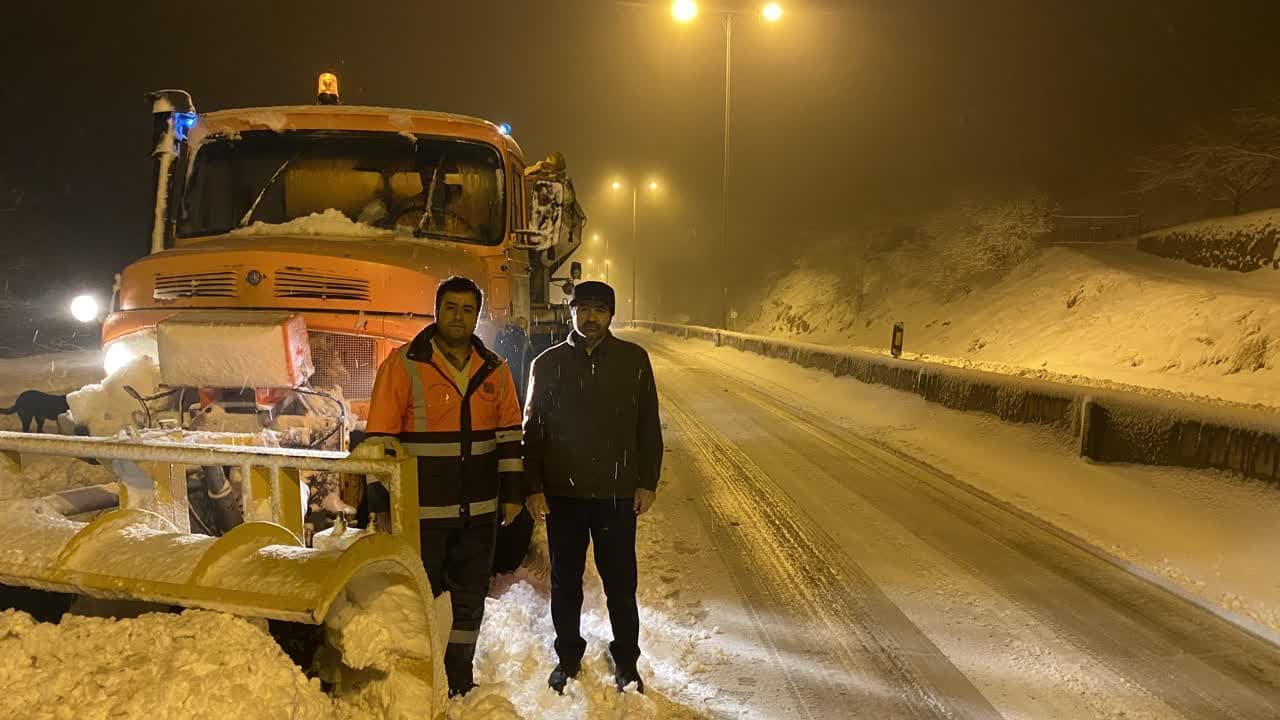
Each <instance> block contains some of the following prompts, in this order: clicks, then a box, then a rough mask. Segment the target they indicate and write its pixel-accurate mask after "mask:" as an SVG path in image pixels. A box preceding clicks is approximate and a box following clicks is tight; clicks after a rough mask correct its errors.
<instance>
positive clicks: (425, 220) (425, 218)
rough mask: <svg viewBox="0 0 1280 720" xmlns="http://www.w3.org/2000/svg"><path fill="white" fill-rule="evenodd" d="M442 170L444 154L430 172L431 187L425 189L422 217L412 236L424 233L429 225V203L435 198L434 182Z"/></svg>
mask: <svg viewBox="0 0 1280 720" xmlns="http://www.w3.org/2000/svg"><path fill="white" fill-rule="evenodd" d="M443 169H444V153H440V162H438V163H436V168H435V170H432V171H431V185H430V186H429V187H428V188H427V197H426V200H425V201H424V203H423V206H422V217H420V218H418V227H416V228H414V231H413V234H414V235H422V234H425V233H426V228H427V227H429V226H430V225H431V220H432V217H431V203H432V202H433V201H434V200H435V198H436V180H437V178H439V177H440V171H441V170H443Z"/></svg>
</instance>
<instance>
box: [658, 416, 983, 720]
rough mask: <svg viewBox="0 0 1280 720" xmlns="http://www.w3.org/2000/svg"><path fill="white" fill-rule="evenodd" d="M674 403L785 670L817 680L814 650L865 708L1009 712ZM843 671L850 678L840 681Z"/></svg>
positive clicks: (969, 714) (720, 534)
mask: <svg viewBox="0 0 1280 720" xmlns="http://www.w3.org/2000/svg"><path fill="white" fill-rule="evenodd" d="M663 403H664V405H665V407H666V410H667V413H666V415H667V417H668V418H669V419H671V420H672V421H674V422H675V423H677V424H678V425H679V426H680V429H681V430H682V432H683V433H684V436H685V438H686V441H687V445H688V447H687V450H688V452H689V455H690V456H691V458H692V459H693V462H694V464H695V466H696V468H697V470H698V471H699V472H698V473H697V475H698V477H699V479H700V481H701V483H702V485H703V487H702V490H703V493H702V499H703V503H704V505H705V507H706V509H707V511H708V513H709V514H710V516H711V517H712V519H713V520H714V527H713V528H712V534H713V537H715V539H716V543H717V545H719V546H720V550H721V553H722V554H723V555H724V556H725V557H726V558H727V559H730V560H731V561H733V564H734V565H736V566H737V567H736V568H735V570H736V574H737V575H738V577H737V578H735V580H736V581H737V582H738V583H739V584H740V585H741V586H744V587H745V588H747V589H748V590H747V592H746V593H745V594H746V595H748V596H749V598H750V600H751V605H752V606H753V610H754V611H755V612H756V614H757V622H759V623H760V624H761V626H762V627H761V630H762V632H763V634H764V635H765V636H766V637H768V638H769V639H770V641H771V642H772V643H773V644H774V645H775V647H777V648H778V650H779V657H780V663H781V665H782V667H781V668H780V670H782V671H783V672H785V673H787V674H788V675H789V676H790V677H791V678H792V682H791V684H792V686H793V687H797V686H806V685H812V683H813V682H814V680H815V679H814V678H812V677H811V676H809V677H806V676H805V675H804V673H805V671H806V670H811V669H812V668H806V667H802V666H801V663H799V662H798V661H797V660H795V659H794V657H795V655H797V654H799V655H808V656H809V662H815V661H816V663H817V664H818V665H819V666H826V667H824V668H823V670H824V671H825V672H826V673H828V674H827V677H826V678H818V679H817V680H818V682H820V683H823V684H826V685H827V686H828V688H829V689H830V691H831V692H834V693H837V694H839V695H842V696H844V697H845V698H846V699H847V701H848V702H849V704H850V705H849V710H852V711H854V712H856V713H857V715H856V716H858V717H874V718H999V717H1000V715H999V713H998V712H997V711H996V710H995V708H994V707H992V706H991V704H990V703H989V702H988V701H987V700H986V698H984V697H983V696H982V694H981V693H979V692H978V690H977V689H976V688H975V687H974V686H973V684H972V683H971V682H970V681H969V680H968V678H966V677H965V676H964V675H963V674H962V673H960V671H959V670H957V669H956V668H955V667H954V666H953V665H951V663H950V662H949V661H948V660H947V659H946V657H945V656H944V655H943V654H942V653H941V651H939V650H938V648H937V647H936V646H935V645H934V644H933V643H932V642H931V641H930V640H929V639H928V638H927V637H925V636H924V634H923V633H922V632H920V630H919V629H918V628H916V627H915V625H913V624H912V623H911V622H910V620H908V619H907V618H906V616H905V615H903V614H902V612H901V611H900V610H898V608H897V607H896V606H894V605H893V603H892V602H890V601H889V600H888V598H887V597H885V595H884V594H883V593H882V592H881V591H880V590H879V588H877V587H876V586H875V584H874V583H873V582H872V581H871V580H870V579H869V578H868V577H867V576H866V575H865V574H864V573H863V572H862V571H861V570H859V569H858V568H856V567H854V566H852V565H851V564H850V563H849V562H848V561H847V559H846V558H845V556H844V554H843V553H842V552H841V551H840V549H839V547H838V546H837V545H836V543H834V541H832V540H831V539H830V537H828V536H827V535H826V534H825V533H824V532H822V531H821V530H820V529H819V528H817V527H816V526H814V524H813V522H812V520H810V519H809V518H808V517H807V516H805V515H804V514H803V513H801V512H799V511H798V510H797V509H796V508H795V505H794V503H793V501H792V500H791V499H790V498H789V497H788V496H787V495H786V493H785V492H783V491H782V490H781V489H780V488H779V487H778V486H777V485H776V483H774V481H773V480H772V479H771V478H770V477H769V476H768V475H767V474H766V473H765V472H764V471H762V470H761V469H760V468H759V467H758V466H757V465H756V464H755V463H754V462H753V461H752V460H751V459H750V458H749V457H747V455H746V454H745V453H743V452H742V451H741V450H740V449H739V448H738V447H737V446H735V445H734V444H733V443H732V442H730V441H729V440H728V439H727V438H725V436H724V435H722V434H721V433H719V432H717V431H716V430H714V429H712V428H709V427H708V426H707V425H705V424H704V423H702V422H701V421H699V420H698V419H697V418H696V417H694V416H693V415H692V414H690V413H689V412H688V411H687V410H685V409H684V408H683V407H682V406H681V404H680V403H679V402H677V401H675V400H673V399H672V398H671V396H670V395H669V394H667V395H664V396H663ZM774 614H777V615H782V616H790V618H795V617H805V616H807V617H808V622H807V623H803V622H800V623H797V622H796V621H795V620H794V619H788V621H787V622H786V624H785V626H784V627H785V628H786V629H793V628H796V627H797V626H799V627H802V628H805V631H804V632H803V635H804V637H785V636H782V633H779V632H778V629H777V628H775V627H774V626H773V623H772V622H771V621H770V617H771V616H772V615H774ZM806 625H807V627H805V626H806ZM814 655H817V657H816V658H815V657H814ZM841 675H843V677H844V679H845V680H847V682H843V683H842V682H840V680H841ZM797 694H799V689H798V688H797ZM809 712H810V716H813V715H812V710H809ZM846 713H847V711H846ZM846 713H842V715H841V716H842V717H847V716H848V715H847V714H846Z"/></svg>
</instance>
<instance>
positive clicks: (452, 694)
mask: <svg viewBox="0 0 1280 720" xmlns="http://www.w3.org/2000/svg"><path fill="white" fill-rule="evenodd" d="M477 687H479V686H478V685H476V684H475V683H467V684H466V685H461V686H456V687H455V686H453V685H450V686H449V699H451V700H452V699H453V698H456V697H463V696H465V695H466V694H467V693H469V692H471V691H472V690H475V689H476V688H477Z"/></svg>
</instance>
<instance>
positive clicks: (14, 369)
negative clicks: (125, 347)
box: [0, 350, 105, 430]
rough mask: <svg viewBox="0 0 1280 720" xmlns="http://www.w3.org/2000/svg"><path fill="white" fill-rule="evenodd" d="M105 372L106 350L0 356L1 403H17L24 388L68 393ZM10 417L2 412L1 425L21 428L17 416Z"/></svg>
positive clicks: (8, 428) (3, 404)
mask: <svg viewBox="0 0 1280 720" xmlns="http://www.w3.org/2000/svg"><path fill="white" fill-rule="evenodd" d="M103 375H105V373H104V372H103V371H102V353H101V352H98V351H97V350H83V351H79V352H66V353H49V354H47V355H31V356H28V357H23V358H12V359H11V358H5V359H0V407H8V406H9V405H11V404H13V400H14V398H16V397H17V396H18V394H19V393H21V392H22V391H23V390H40V391H42V392H50V393H66V392H70V391H72V390H77V389H79V388H82V387H84V386H85V385H88V384H89V383H93V382H97V381H99V380H101V379H102V377H103ZM7 420H8V421H6V417H5V416H0V423H3V424H0V429H5V430H12V429H17V428H18V425H17V423H16V421H13V418H8V419H7Z"/></svg>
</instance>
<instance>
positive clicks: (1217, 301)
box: [744, 245, 1280, 406]
mask: <svg viewBox="0 0 1280 720" xmlns="http://www.w3.org/2000/svg"><path fill="white" fill-rule="evenodd" d="M832 267H834V266H833V265H832V264H830V263H820V262H818V261H817V260H816V259H814V260H812V262H811V263H810V264H807V265H803V266H800V267H797V268H796V269H794V270H792V271H791V272H789V273H787V274H786V275H784V276H783V277H781V278H780V279H779V280H778V281H777V282H776V283H775V284H774V286H773V287H772V288H771V289H770V291H769V292H768V293H767V294H766V296H765V300H764V301H763V303H762V305H761V306H760V308H759V309H758V312H757V313H756V314H755V317H754V320H753V321H752V322H751V323H749V325H748V326H747V327H745V328H744V330H746V332H749V333H755V334H759V335H770V336H775V337H784V338H795V339H803V340H805V341H807V342H811V343H817V344H824V345H834V346H839V347H843V348H849V347H850V346H853V347H857V348H863V349H868V350H870V351H872V352H879V353H885V352H886V351H887V349H888V345H889V339H890V336H891V334H892V331H893V324H894V322H896V321H902V322H903V323H904V324H905V326H906V342H905V347H906V350H907V353H906V357H919V358H922V359H927V360H929V361H930V362H942V363H946V364H952V365H957V366H961V367H969V368H974V369H981V370H987V371H992V372H1004V373H1011V374H1018V375H1024V376H1032V377H1040V378H1043V379H1049V380H1059V381H1066V382H1071V383H1075V384H1100V385H1108V384H1115V383H1118V384H1123V385H1130V386H1138V387H1145V388H1155V389H1161V390H1168V391H1172V392H1175V393H1179V394H1191V395H1197V396H1209V397H1213V398H1219V399H1224V400H1230V401H1233V402H1238V403H1244V404H1255V403H1261V404H1266V405H1269V406H1280V371H1278V368H1280V282H1276V279H1277V278H1276V277H1275V276H1273V275H1271V274H1270V273H1254V274H1251V275H1241V274H1239V273H1234V272H1228V271H1223V270H1210V269H1206V268H1197V267H1193V266H1189V265H1187V264H1185V263H1180V262H1176V261H1171V260H1165V259H1162V258H1156V257H1152V256H1150V255H1147V254H1145V253H1142V252H1138V251H1137V250H1136V249H1134V248H1133V247H1132V246H1128V245H1119V246H1117V245H1097V246H1073V247H1052V248H1048V249H1047V250H1045V252H1043V253H1042V254H1040V255H1039V256H1038V257H1037V258H1035V259H1034V260H1033V261H1031V262H1030V263H1027V264H1024V265H1022V266H1020V267H1018V268H1016V269H1015V270H1013V271H1012V272H1010V273H1009V274H1008V275H1006V276H1005V277H1003V278H1002V279H999V280H997V281H995V282H994V283H993V284H991V285H989V286H987V287H982V288H977V289H975V290H973V291H972V292H970V293H969V294H967V295H964V296H962V297H959V298H957V299H955V300H953V301H950V302H947V301H945V300H944V299H942V298H941V297H939V295H938V293H936V292H934V290H933V288H931V287H930V286H929V285H928V284H926V283H923V282H922V281H921V278H919V277H917V276H914V275H913V274H912V270H911V268H910V267H903V266H901V265H894V266H892V267H889V266H878V265H875V264H872V265H871V266H869V267H868V268H867V270H866V273H865V275H863V276H862V277H858V276H857V274H855V273H851V272H840V271H837V270H833V269H831V268H832ZM859 280H861V282H862V288H861V290H862V292H861V293H859V288H858V286H857V283H858V281H859ZM860 294H861V300H859V296H860Z"/></svg>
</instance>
